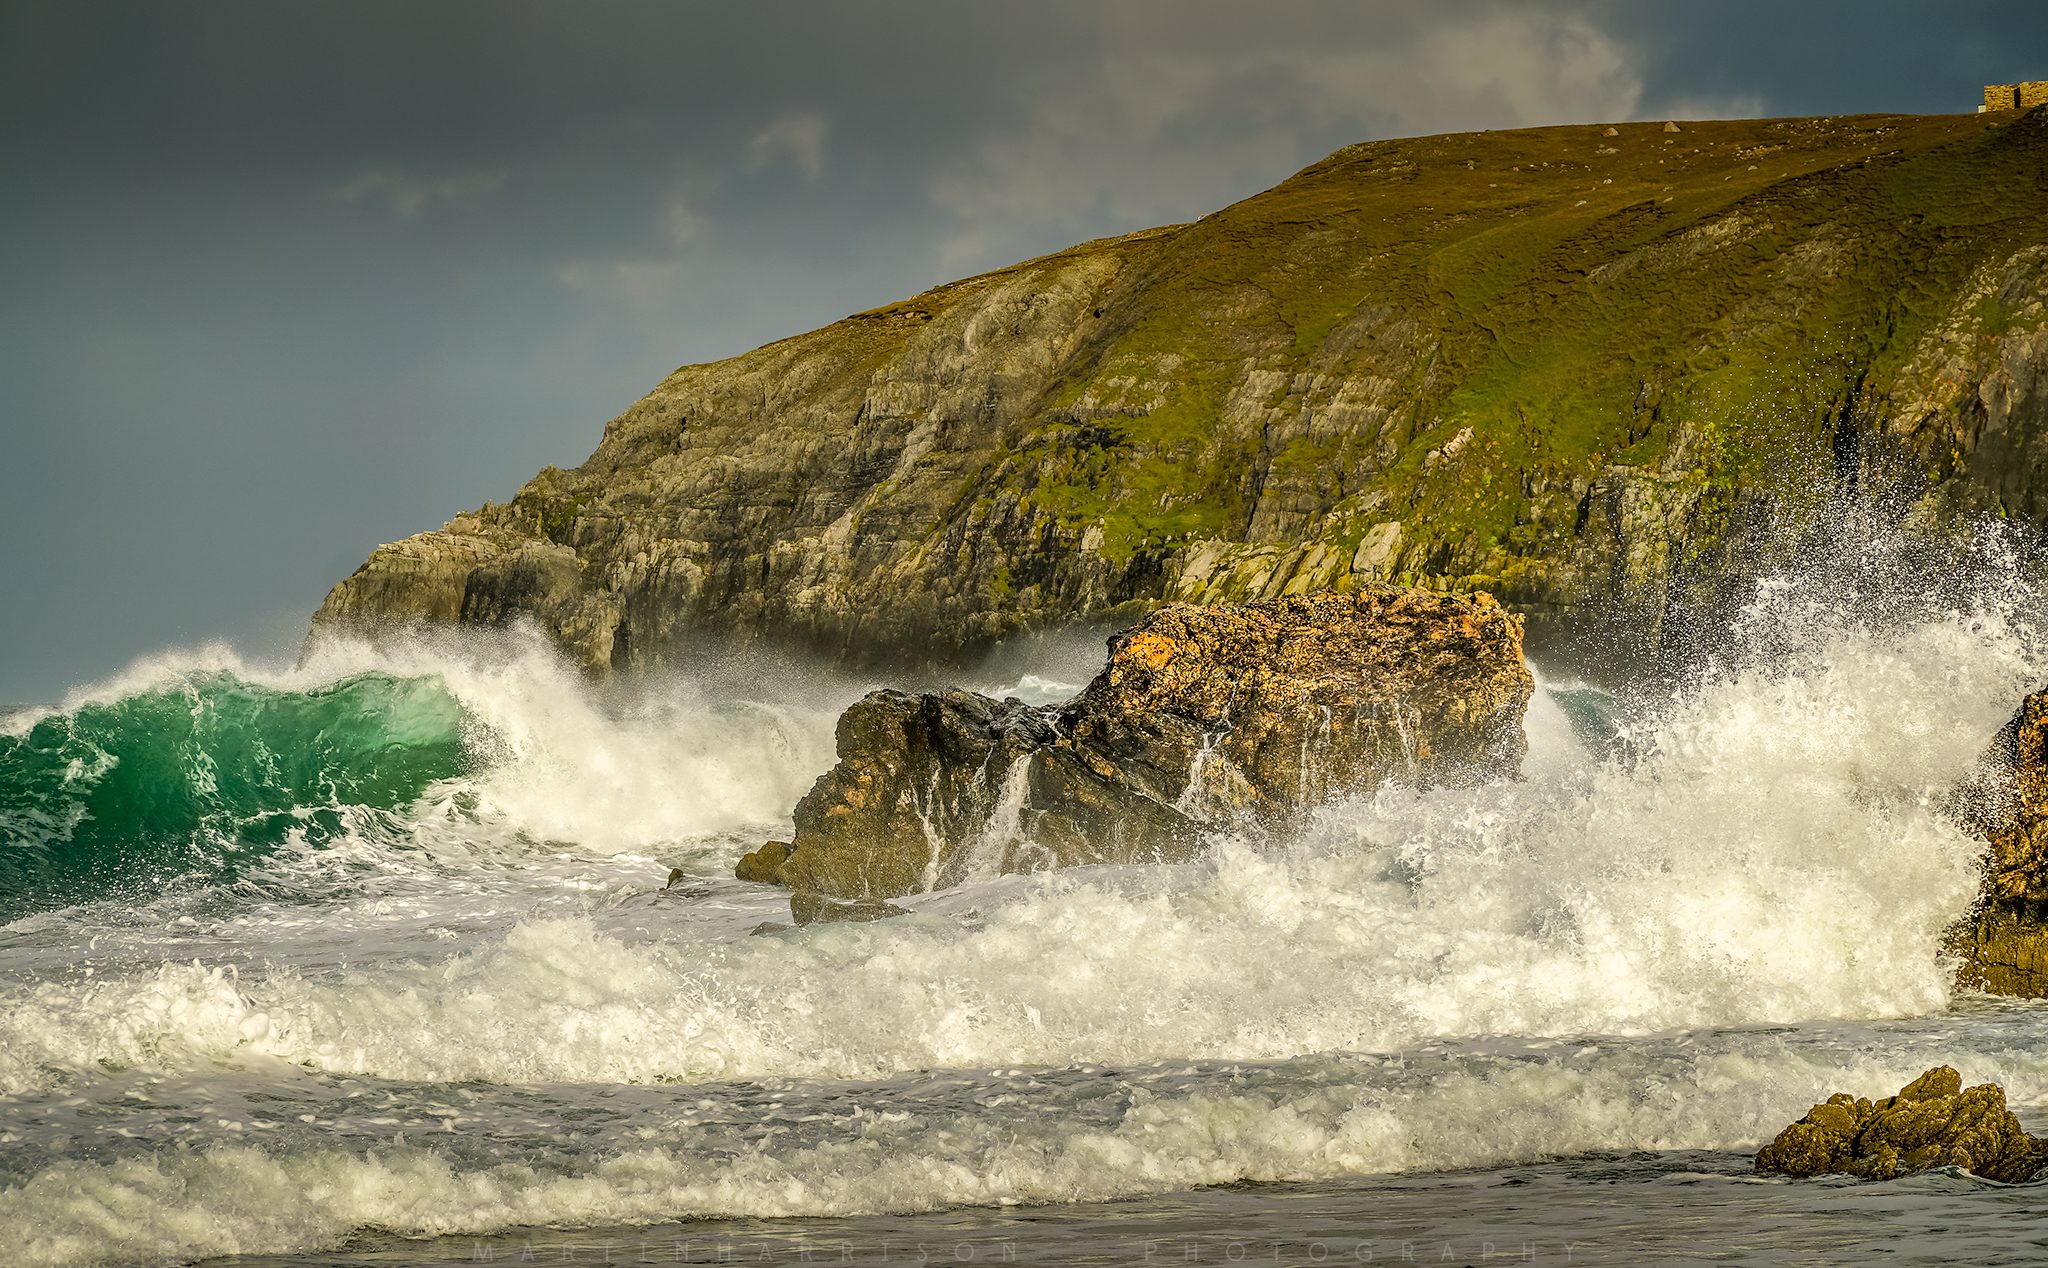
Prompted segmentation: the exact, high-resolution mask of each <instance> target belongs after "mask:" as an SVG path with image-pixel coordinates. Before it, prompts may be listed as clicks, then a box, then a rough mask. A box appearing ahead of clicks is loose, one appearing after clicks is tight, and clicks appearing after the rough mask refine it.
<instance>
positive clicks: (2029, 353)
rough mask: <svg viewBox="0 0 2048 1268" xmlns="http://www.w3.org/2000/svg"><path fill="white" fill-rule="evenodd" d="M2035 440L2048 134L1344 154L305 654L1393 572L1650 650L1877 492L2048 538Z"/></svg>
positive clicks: (705, 391) (1061, 610)
mask: <svg viewBox="0 0 2048 1268" xmlns="http://www.w3.org/2000/svg"><path fill="white" fill-rule="evenodd" d="M2044 430H2048V116H2044V113H2043V112H2042V111H2033V112H2029V113H2026V114H2017V113H2007V114H1996V115H1984V116H1975V115H1964V116H1858V117H1852V118H1821V119H1775V120H1744V121H1727V122H1697V123H1682V124H1680V125H1678V129H1677V130H1675V131H1674V130H1669V129H1668V128H1667V127H1666V125H1664V124H1662V123H1631V124H1619V125H1615V126H1613V127H1606V126H1602V125H1589V126H1583V127H1560V128H1543V129H1533V130H1526V131H1513V132H1488V133H1473V134H1462V135H1453V136H1439V137H1424V138H1416V139H1410V140H1398V141H1385V142H1375V143H1372V144H1367V145H1358V146H1352V147H1348V148H1346V149H1344V150H1340V151H1338V152H1337V153H1336V154H1333V155H1331V156H1330V157H1329V158H1327V159H1325V160H1323V161H1322V162H1320V163H1317V164H1315V165H1314V166H1312V167H1310V168H1308V169H1306V170H1305V171H1303V172H1301V173H1299V174H1298V175H1296V176H1294V177H1293V178H1291V179H1289V180H1287V181H1285V182H1283V183H1282V184H1280V185H1278V186H1276V187H1274V188H1273V189H1271V190H1268V191H1266V192H1265V193H1262V194H1259V195H1256V196H1254V197H1252V198H1248V199H1246V200H1244V201H1243V202H1240V203H1237V204H1235V205H1233V206H1231V207H1228V208H1226V209H1224V210H1222V211H1220V212H1218V213H1216V214H1215V215H1212V216H1209V217H1207V218H1205V219H1203V220H1201V221H1198V222H1196V223H1194V224H1189V225H1181V226H1173V227H1169V228H1163V229H1155V230H1149V231H1146V232H1143V233H1138V234H1133V235H1130V236H1128V237H1124V238H1117V239H1110V240H1105V241H1101V242H1094V243H1088V244H1084V245H1082V246H1079V247H1076V248H1074V249H1072V250H1070V251H1067V252H1063V253H1061V254H1058V255H1054V256H1050V257H1046V258H1044V259H1041V260H1034V261H1030V262H1028V263H1025V264H1021V265H1017V266H1015V267H1013V268H1011V269H1006V270H1001V271H998V272H996V273H991V274H987V275H985V276H982V277H977V278H972V279H968V280H966V281H963V282H959V283H955V284H952V285H949V286H944V287H940V288H938V289H936V290H933V291H931V292H928V293H927V294H924V295H921V296H918V297H916V298H914V299H910V300H906V301H903V302H901V303H897V304H892V305H889V306H887V307H884V308H879V309H875V310H873V311H871V312H867V313H862V314H859V315H857V316H854V317H850V318H848V319H846V320H845V321H842V322H839V323H837V324H835V325H833V326H829V327H827V328H825V329H823V330H819V331H814V332H812V333H810V334H807V335H802V336H798V337H796V338H793V339H788V340H783V341H781V342H779V343H776V344H771V345H769V346H767V347H765V348H762V349H758V350H756V351H755V352H752V353H748V354H746V355H745V356H742V357H737V358H734V359H732V360H730V361H725V362H720V363H717V364H714V365H706V366H686V367H684V368H683V369H681V370H678V371H677V372H676V373H675V374H674V375H672V376H671V377H670V378H669V379H668V380H666V381H665V382H663V383H662V384H661V385H660V386H658V387H657V388H656V389H655V391H654V392H653V393H651V394H650V395H649V396H648V397H646V398H645V399H644V400H642V401H641V402H639V403H638V404H636V405H635V406H634V407H632V408H631V409H630V410H628V411H627V412H626V413H625V414H624V415H622V416H621V417H620V418H618V419H616V420H614V421H613V422H612V424H611V425H610V426H609V427H608V428H607V430H606V433H605V437H604V440H603V442H602V443H601V444H600V445H599V447H598V449H597V451H596V453H594V454H593V455H592V457H591V459H590V460H589V461H588V462H587V463H586V464H584V466H582V467H580V468H578V469H576V470H573V471H560V470H555V469H552V468H551V469H549V470H548V471H545V472H543V473H541V475H540V476H539V477H537V478H536V479H535V480H534V481H533V482H531V483H530V484H528V485H527V486H526V487H525V488H524V489H522V490H521V491H520V492H519V494H518V495H517V497H515V498H514V499H513V500H512V502H511V503H509V504H507V505H502V506H490V507H486V508H484V509H483V510H482V511H479V512H476V513H473V514H470V515H465V516H459V517H457V518H456V519H455V520H453V521H451V523H450V525H449V527H448V528H447V529H445V530H443V531H441V532H439V533H431V534H422V535H420V536H419V537H415V538H410V539H407V540H406V541H405V542H401V543H397V544H394V545H393V546H390V547H385V548H383V549H382V550H380V551H379V552H378V554H377V555H375V556H373V557H372V559H371V560H370V561H369V562H368V563H367V564H365V565H364V568H363V569H362V570H361V571H359V572H358V573H357V574H356V575H355V576H354V577H352V578H350V579H349V580H348V581H346V582H344V583H342V584H341V585H340V586H337V587H336V589H335V592H334V594H333V595H332V596H330V598H329V600H328V603H327V605H326V606H325V607H323V609H322V611H321V614H320V616H319V617H318V618H316V625H318V626H320V627H327V626H331V625H345V624H356V623H361V622H363V621H366V620H387V619H392V618H401V619H414V618H418V619H431V620H464V621H473V622H494V621H500V620H504V619H506V618H508V617H510V616H512V615H516V614H519V613H527V614H531V615H532V616H534V617H536V618H537V619H539V620H540V621H541V622H542V623H543V624H544V625H546V626H548V627H549V628H551V629H553V630H554V631H556V632H557V634H558V635H559V636H560V637H561V638H562V640H563V641H564V643H565V644H566V645H568V646H569V647H571V648H573V649H575V650H576V651H577V652H578V653H579V654H580V655H582V656H583V657H584V658H586V659H587V660H589V661H591V662H592V663H594V664H601V665H614V666H620V667H624V666H628V665H633V664H640V663H646V662H649V661H653V660H659V659H661V658H662V657H663V656H664V655H665V654H666V650H667V649H668V648H670V647H672V646H674V644H675V642H676V640H677V639H678V637H680V636H685V635H687V634H688V633H689V632H691V631H695V630H699V629H713V630H721V631H725V632H728V633H732V634H737V635H740V636H742V637H769V638H775V639H782V640H791V641H796V642H801V643H806V644H810V645H813V646H816V647H820V648H823V649H825V650H827V651H829V652H832V653H835V654H841V655H852V656H857V657H861V656H875V655H882V654H888V653H890V652H891V651H892V650H900V649H901V648H902V647H904V646H905V645H906V644H908V645H911V646H914V647H915V648H917V649H920V650H928V651H931V652H933V653H935V654H940V655H943V654H946V653H949V652H957V651H965V650H969V649H971V648H973V647H976V646H979V645H982V644H985V643H987V642H989V641H991V640H994V639H997V638H1000V637H1002V636H1003V635H1005V634H1006V633H1008V632H1010V631H1013V630H1016V629H1018V628H1021V627H1025V626H1029V625H1035V624H1043V623H1048V622H1055V621H1059V620H1065V619H1071V618H1074V617H1081V616H1090V615H1099V614H1104V613H1112V612H1123V611H1127V610H1131V609H1134V608H1137V607H1142V606H1145V605H1149V604H1151V603H1156V602H1160V601H1163V600H1169V599H1193V600H1234V599H1243V598H1252V597H1261V596H1269V595H1273V594H1278V593H1283V592H1300V591H1305V590H1311V589H1322V588H1340V589H1341V588H1344V587H1346V586H1348V585H1352V584H1356V583H1357V582H1358V581H1360V580H1378V579H1393V580H1405V581H1413V582H1418V583H1422V584H1429V585H1435V586H1439V587H1444V588H1488V589H1492V590H1494V591H1495V592H1496V593H1498V594H1499V595H1500V596H1501V597H1502V598H1503V599H1504V600H1506V601H1508V602H1510V603H1511V604H1514V605H1517V606H1520V607H1521V608H1523V609H1524V610H1525V611H1529V612H1531V613H1532V614H1534V615H1536V616H1538V617H1539V618H1545V619H1547V620H1549V621H1550V623H1551V624H1553V625H1555V624H1558V623H1563V624H1566V625H1569V624H1570V623H1571V621H1572V620H1574V619H1575V618H1578V617H1580V616H1590V615H1591V614H1593V613H1595V612H1605V613H1609V614H1613V613H1621V614H1623V616H1624V617H1625V619H1626V621H1627V622H1628V623H1629V624H1630V625H1631V626H1632V627H1634V628H1637V629H1640V630H1641V631H1642V632H1643V633H1644V635H1645V637H1647V638H1650V639H1653V640H1654V639H1655V638H1656V637H1658V633H1659V631H1660V629H1661V628H1662V627H1663V625H1664V624H1665V623H1666V622H1667V621H1668V620H1671V619H1673V618H1674V617H1676V616H1678V615H1680V613H1679V609H1681V608H1685V607H1688V606H1698V605H1700V604H1704V603H1708V602H1710V601H1711V599H1712V597H1713V596H1717V595H1722V594H1725V593H1727V592H1728V591H1729V590H1730V589H1731V587H1736V586H1739V583H1740V581H1741V579H1742V578H1743V577H1745V576H1747V575H1749V574H1750V573H1751V572H1753V571H1754V570H1755V569H1756V568H1758V567H1760V566H1767V565H1768V563H1769V562H1770V561H1771V559H1772V558H1773V557H1775V556H1780V555H1782V554H1783V553H1784V552H1785V551H1786V550H1788V549H1791V548H1792V546H1793V545H1794V544H1795V543H1796V540H1797V528H1798V526H1799V525H1801V524H1803V523H1807V522H1810V521H1811V520H1812V518H1813V517H1814V516H1816V515H1817V514H1819V513H1820V511H1821V510H1822V508H1823V507H1824V506H1825V505H1826V504H1827V503H1829V502H1830V501H1831V500H1833V499H1835V498H1837V497H1839V496H1842V495H1843V494H1844V493H1846V492H1847V491H1849V490H1851V489H1853V488H1854V487H1855V486H1856V485H1858V484H1859V482H1866V481H1868V480H1871V479H1873V478H1876V477H1878V476H1879V475H1882V476H1883V478H1885V479H1887V480H1893V481H1898V480H1903V481H1904V482H1905V484H1906V486H1907V490H1908V492H1909V494H1910V495H1912V496H1914V497H1917V498H1918V505H1917V507H1916V512H1917V513H1918V516H1919V519H1920V521H1921V522H1923V523H1927V524H1933V525H1938V524H1940V523H1943V522H1954V521H1956V520H1958V519H1959V518H1960V517H1964V516H1967V515H1971V514H1976V513H1985V512H1988V513H1992V514H2000V515H2005V516H2009V517H2021V518H2024V519H2026V520H2029V521H2032V522H2035V523H2040V522H2042V521H2043V520H2044V518H2048V486H2044V484H2043V482H2042V481H2040V480H2037V479H2035V478H2034V474H2033V473H2034V471H2035V470H2037V469H2041V468H2042V467H2043V464H2044V463H2048V442H2044V440H2043V432H2044Z"/></svg>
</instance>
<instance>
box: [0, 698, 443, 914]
mask: <svg viewBox="0 0 2048 1268" xmlns="http://www.w3.org/2000/svg"><path fill="white" fill-rule="evenodd" d="M463 722H464V715H463V711H462V707H461V706H460V705H459V704H458V703H457V702H456V700H455V699H454V697H453V696H451V695H450V694H449V693H448V692H447V690H446V689H445V688H444V687H443V685H442V684H441V682H440V681H439V680H438V679H435V678H395V677H390V676H386V675H381V674H365V675H361V676H358V677H355V678H350V679H345V680H343V681H340V682H337V683H334V684H332V685H329V686H326V687H321V688H317V689H314V690H310V691H283V690H278V689H275V688H271V687H264V686H258V685H256V684H253V683H248V682H244V681H242V680H241V679H239V678H237V677H235V676H234V675H232V674H228V673H197V674H190V675H187V676H185V677H183V678H182V679H181V680H179V681H178V682H176V683H174V684H169V685H166V686H163V687H159V688H154V689H151V690H148V691H144V692H139V693H137V694H134V695H130V696H125V697H122V698H121V699H118V700H113V701H109V702H106V703H98V704H88V705H83V706H81V707H79V708H77V709H75V710H73V711H71V712H69V713H60V714H53V715H51V716H49V717H46V718H43V719H41V720H39V721H37V722H36V723H35V724H34V725H33V726H32V727H31V728H30V729H29V730H28V731H27V733H26V734H21V735H0V922H4V921H12V920H15V919H19V918H20V917H21V916H23V915H26V914H29V913H31V912H35V911H40V910H46V909H48V908H51V907H59V906H67V905H70V904H73V903H78V902H85V901H90V900H92V899H96V898H103V897H110V896H118V895H123V894H139V893H143V892H147V891H149V890H152V889H154V888H157V887H159V886H161V885H162V884H163V883H165V882H169V881H172V880H178V879H187V878H189V879H197V880H199V881H201V882H214V881H229V880H232V879H234V878H235V877H236V876H237V875H238V874H239V873H240V872H241V871H242V870H243V869H245V868H246V867H248V866H249V865H250V864H251V863H253V862H255V861H257V860H259V859H261V858H262V857H264V856H265V855H267V854H268V853H269V852H270V851H271V850H272V849H273V848H274V847H275V846H277V845H278V844H279V843H280V842H282V841H284V840H285V839H286V837H287V836H288V835H289V834H290V833H291V832H292V831H293V830H294V829H297V830H300V831H302V832H303V833H304V834H305V836H306V839H307V840H308V841H310V842H313V843H314V844H318V843H320V842H322V841H325V840H329V839H332V838H333V836H334V835H336V834H337V833H338V832H340V831H341V829H342V819H343V814H344V811H346V810H347V809H348V808H350V807H359V806H360V807H368V808H373V809H395V808H398V807H401V806H405V805H409V804H410V803H411V802H413V801H414V800H415V799H417V798H418V797H419V795H420V794H421V793H422V792H423V791H425V790H426V788H427V787H428V785H430V784H432V783H434V782H436V781H438V780H442V779H447V778H450V777H452V776H455V775H458V774H461V773H462V772H463V771H464V770H465V768H466V765H467V763H466V758H465V746H464V742H463Z"/></svg>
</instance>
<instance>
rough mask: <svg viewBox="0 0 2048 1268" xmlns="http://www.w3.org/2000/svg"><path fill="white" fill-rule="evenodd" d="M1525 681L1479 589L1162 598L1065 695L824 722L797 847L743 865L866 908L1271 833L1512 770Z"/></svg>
mask: <svg viewBox="0 0 2048 1268" xmlns="http://www.w3.org/2000/svg"><path fill="white" fill-rule="evenodd" d="M1534 687H1535V682H1534V679H1533V678H1532V676H1531V675H1530V672H1529V669H1528V667H1527V666H1526V665H1525V664H1524V662H1523V660H1522V626H1521V621H1520V619H1519V618H1518V617H1515V616H1513V615H1511V614H1509V613H1508V612H1506V611H1505V610H1504V609H1502V608H1501V607H1500V605H1499V604H1497V603H1495V602H1494V601H1493V599H1492V598H1491V597H1489V596H1487V595H1484V594H1478V595H1442V594H1435V593H1432V592H1429V591H1426V590H1411V589H1400V588H1396V587H1390V586H1370V587H1367V588H1365V589H1363V590H1360V591H1357V592H1355V593H1351V594H1318V595H1305V596H1291V597H1288V598H1283V599H1279V600H1275V601H1271V602H1265V603H1254V604H1249V605H1246V606H1243V607H1198V606H1193V605H1174V606H1171V607H1167V608H1164V609H1162V610H1160V611H1158V612H1156V613H1154V614H1152V615H1151V616H1149V617H1147V618H1146V619H1145V620H1143V621H1141V622H1140V623H1138V624H1137V625H1136V626H1133V627H1132V628H1130V629H1128V630H1126V631H1124V632H1123V633H1121V634H1119V635H1117V636H1116V637H1115V638H1113V639H1112V640H1111V641H1110V653H1109V663H1108V665H1107V666H1106V667H1105V668H1104V669H1103V671H1102V672H1101V673H1100V674H1098V675H1097V676H1096V677H1095V679H1094V680H1093V681H1092V682H1090V683H1089V684H1088V686H1087V687H1086V688H1085V689H1084V690H1083V691H1082V692H1081V694H1080V695H1078V696H1076V697H1075V698H1074V699H1073V700H1072V701H1070V702H1068V703H1067V704H1065V705H1058V706H1043V707H1033V706H1029V705H1025V704H1023V703H1020V702H1019V701H1016V700H1001V701H998V700H991V699H989V698H987V697H985V696H978V695H974V694H972V693H969V692H964V691H949V692H942V693H937V694H930V695H908V694H905V693H903V692H897V691H878V692H875V693H874V694H872V695H869V696H867V697H866V698H864V699H862V700H860V701H859V702H857V703H856V704H854V706H853V707H852V708H850V709H848V710H847V711H846V713H845V714H844V715H843V716H842V717H841V718H840V720H839V732H838V755H839V762H838V764H837V765H836V766H834V767H833V768H832V769H831V770H830V771H828V772H827V773H826V774H825V775H824V776H823V777H822V778H820V779H819V780H818V782H817V784H816V785H815V786H814V787H813V788H812V789H811V791H810V792H809V793H808V794H807V795H806V796H805V797H804V798H803V800H802V801H801V802H800V803H798V805H797V808H796V814H795V820H796V832H795V839H794V841H793V842H791V843H789V844H784V843H781V842H771V843H770V844H768V845H766V846H763V847H762V848H761V849H760V850H757V851H755V852H754V853H752V854H749V855H748V856H747V857H746V858H745V859H743V860H742V861H741V863H740V866H739V868H738V869H737V872H738V875H739V876H740V877H741V878H742V879H748V880H762V881H774V882H777V883H780V884H783V885H786V886H789V887H790V888H792V889H795V890H798V891H800V892H801V893H802V894H804V895H814V896H816V895H822V896H826V897H831V898H840V899H857V900H874V899H882V898H890V897H895V896H898V895H903V894H910V893H916V892H919V891H923V890H930V889H938V888H943V887H946V886H949V885H955V884H959V883H961V882H963V881H966V880H971V879H978V878H985V877H989V876H994V875H997V874H1000V873H1006V872H1022V871H1035V870H1038V869H1041V868H1047V867H1059V866H1068V865H1073V864H1080V863H1128V862H1141V861H1166V860H1173V859H1180V858H1186V857H1188V856H1189V855H1190V854H1191V853H1192V852H1193V851H1194V850H1195V849H1196V848H1197V846H1198V844H1199V838H1200V835H1201V833H1202V832H1204V831H1205V830H1209V829H1215V828H1221V827H1240V828H1248V829H1254V830H1257V829H1262V828H1273V827H1284V826H1286V825H1289V824H1292V823H1294V822H1296V821H1298V820H1299V819H1300V818H1301V816H1302V815H1303V814H1304V813H1305V812H1307V811H1308V810H1310V809H1312V808H1313V807H1315V806H1317V805H1320V804H1321V803H1323V802H1324V801H1326V800H1328V799H1330V798H1333V797H1340V796H1344V795H1348V794H1355V793H1361V792H1367V791H1370V790H1372V789H1373V788H1376V787H1378V786H1379V785H1380V784H1381V783H1383V782H1385V781H1388V780H1396V781H1404V782H1409V783H1414V784H1421V785H1427V784H1441V783H1449V782H1462V781H1468V780H1478V779H1490V778H1500V777H1503V776H1508V775H1512V774H1514V773H1516V772H1517V771H1518V770H1519V768H1520V764H1521V760H1522V756H1523V754H1524V752H1525V751H1526V749H1527V740H1526V738H1525V736H1524V734H1523V731H1522V715H1523V711H1524V709H1525V708H1526V707H1527V705H1528V702H1529V698H1530V695H1531V694H1532V692H1533V691H1534ZM797 908H798V911H799V914H801V912H802V911H803V909H804V903H803V902H799V903H798V904H797Z"/></svg>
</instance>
